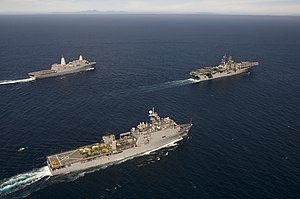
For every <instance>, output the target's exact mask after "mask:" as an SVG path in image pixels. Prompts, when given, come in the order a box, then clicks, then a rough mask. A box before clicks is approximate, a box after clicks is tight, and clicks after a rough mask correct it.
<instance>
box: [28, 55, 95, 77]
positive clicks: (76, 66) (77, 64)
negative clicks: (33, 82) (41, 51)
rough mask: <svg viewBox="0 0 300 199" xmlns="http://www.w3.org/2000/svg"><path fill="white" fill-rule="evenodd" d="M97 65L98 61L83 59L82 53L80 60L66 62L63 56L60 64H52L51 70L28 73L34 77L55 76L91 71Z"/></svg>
mask: <svg viewBox="0 0 300 199" xmlns="http://www.w3.org/2000/svg"><path fill="white" fill-rule="evenodd" d="M95 65H96V62H89V61H88V60H85V59H83V57H82V55H80V56H79V59H78V60H74V61H71V62H69V63H68V64H66V61H65V58H64V57H63V56H62V58H61V61H60V64H58V63H57V64H52V66H51V69H49V70H41V71H36V72H31V73H28V75H29V77H30V78H34V79H41V78H47V77H55V76H61V75H66V74H71V73H77V72H81V71H89V70H92V69H94V67H95Z"/></svg>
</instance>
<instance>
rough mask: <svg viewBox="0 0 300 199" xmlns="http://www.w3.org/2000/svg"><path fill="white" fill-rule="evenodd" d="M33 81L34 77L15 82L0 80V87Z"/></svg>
mask: <svg viewBox="0 0 300 199" xmlns="http://www.w3.org/2000/svg"><path fill="white" fill-rule="evenodd" d="M34 80H35V78H34V77H29V78H26V79H17V80H2V81H0V85H5V84H17V83H24V82H31V81H34Z"/></svg>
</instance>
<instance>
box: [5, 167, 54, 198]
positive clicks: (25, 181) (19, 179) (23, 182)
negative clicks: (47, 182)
mask: <svg viewBox="0 0 300 199" xmlns="http://www.w3.org/2000/svg"><path fill="white" fill-rule="evenodd" d="M47 176H49V177H50V176H51V173H50V171H49V168H48V167H47V166H44V167H42V168H39V169H34V170H32V171H29V172H27V173H22V174H18V175H15V176H13V177H10V178H6V179H3V180H1V181H0V198H1V196H3V197H4V196H6V195H8V194H11V193H13V192H16V191H18V190H21V189H24V188H26V187H29V186H30V185H32V184H34V183H36V182H38V181H40V180H41V179H42V178H45V177H47ZM29 194H30V193H29Z"/></svg>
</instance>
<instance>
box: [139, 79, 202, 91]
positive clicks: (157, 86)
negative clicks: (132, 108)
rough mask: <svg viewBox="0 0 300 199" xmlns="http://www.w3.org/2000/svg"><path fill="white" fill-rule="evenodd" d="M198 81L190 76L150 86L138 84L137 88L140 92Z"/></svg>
mask: <svg viewBox="0 0 300 199" xmlns="http://www.w3.org/2000/svg"><path fill="white" fill-rule="evenodd" d="M198 82H200V81H199V80H195V79H192V78H189V79H182V80H175V81H169V82H165V83H162V84H154V85H151V86H140V87H139V89H140V90H141V91H142V92H152V91H158V90H162V89H168V88H174V87H178V86H184V85H187V84H194V83H198Z"/></svg>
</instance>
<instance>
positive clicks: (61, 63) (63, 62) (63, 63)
mask: <svg viewBox="0 0 300 199" xmlns="http://www.w3.org/2000/svg"><path fill="white" fill-rule="evenodd" d="M60 65H66V60H65V58H64V56H62V57H61V60H60Z"/></svg>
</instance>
